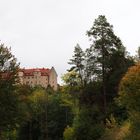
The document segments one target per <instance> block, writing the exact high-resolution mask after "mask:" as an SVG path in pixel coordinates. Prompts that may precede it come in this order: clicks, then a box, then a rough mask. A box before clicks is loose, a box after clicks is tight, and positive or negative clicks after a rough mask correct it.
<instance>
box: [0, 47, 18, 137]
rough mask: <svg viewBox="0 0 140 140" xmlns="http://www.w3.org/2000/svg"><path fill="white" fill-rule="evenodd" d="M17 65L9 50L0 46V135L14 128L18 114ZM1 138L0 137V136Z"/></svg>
mask: <svg viewBox="0 0 140 140" xmlns="http://www.w3.org/2000/svg"><path fill="white" fill-rule="evenodd" d="M18 69H19V64H18V63H17V60H16V58H15V57H14V55H12V53H11V50H10V49H9V48H7V47H5V46H4V44H1V45H0V133H1V132H2V131H5V130H10V129H12V128H14V127H15V126H16V123H17V120H18V112H19V110H18V109H19V108H18V107H19V104H18V103H19V101H18V93H17V91H16V88H17V84H18ZM0 137H1V136H0Z"/></svg>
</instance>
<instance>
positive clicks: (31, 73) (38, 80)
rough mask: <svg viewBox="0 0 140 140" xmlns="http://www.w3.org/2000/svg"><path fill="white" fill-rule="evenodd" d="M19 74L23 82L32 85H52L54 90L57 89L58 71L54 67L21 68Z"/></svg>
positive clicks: (45, 86)
mask: <svg viewBox="0 0 140 140" xmlns="http://www.w3.org/2000/svg"><path fill="white" fill-rule="evenodd" d="M18 75H19V79H20V83H21V84H26V85H29V86H31V87H35V86H42V87H44V88H47V87H48V85H50V86H51V87H52V88H53V89H54V90H57V73H56V71H55V69H54V67H52V68H51V69H48V68H35V69H20V71H19V73H18Z"/></svg>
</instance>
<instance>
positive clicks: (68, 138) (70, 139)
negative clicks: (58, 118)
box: [64, 126, 74, 140]
mask: <svg viewBox="0 0 140 140" xmlns="http://www.w3.org/2000/svg"><path fill="white" fill-rule="evenodd" d="M64 140H74V129H73V128H72V127H69V126H67V127H66V128H65V131H64Z"/></svg>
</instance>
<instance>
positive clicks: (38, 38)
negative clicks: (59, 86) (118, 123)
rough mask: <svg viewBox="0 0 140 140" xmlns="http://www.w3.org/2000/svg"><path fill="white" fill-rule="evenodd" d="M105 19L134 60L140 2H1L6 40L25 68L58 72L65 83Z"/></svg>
mask: <svg viewBox="0 0 140 140" xmlns="http://www.w3.org/2000/svg"><path fill="white" fill-rule="evenodd" d="M101 14H102V15H105V16H106V18H107V20H108V22H109V23H110V24H112V25H113V26H114V32H115V34H116V35H117V36H118V37H120V38H121V40H122V42H123V44H124V46H125V47H126V48H127V50H128V51H129V52H131V54H133V55H134V54H135V51H136V50H137V47H138V46H140V1H139V0H0V40H1V43H5V44H6V45H7V46H9V47H10V46H11V48H12V53H13V54H14V55H15V56H16V58H17V59H18V61H19V62H20V63H21V67H28V68H31V67H49V68H50V67H51V66H54V67H55V69H56V71H57V73H58V75H59V77H61V75H62V74H63V73H65V72H66V70H67V69H68V68H69V65H68V64H67V62H68V61H69V59H70V58H71V56H72V55H73V50H74V46H75V45H76V44H77V43H79V44H80V46H81V47H82V48H83V49H85V48H87V47H89V44H90V43H89V41H88V37H87V36H86V31H87V30H89V29H90V27H91V26H92V25H93V22H94V20H95V18H97V17H98V15H101Z"/></svg>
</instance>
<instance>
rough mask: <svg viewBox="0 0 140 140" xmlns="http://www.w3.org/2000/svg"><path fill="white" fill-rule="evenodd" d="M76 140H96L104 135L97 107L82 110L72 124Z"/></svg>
mask: <svg viewBox="0 0 140 140" xmlns="http://www.w3.org/2000/svg"><path fill="white" fill-rule="evenodd" d="M73 129H74V138H75V139H76V140H94V139H95V140H96V139H99V138H100V137H101V135H102V134H103V133H104V125H103V122H102V116H100V111H99V110H98V108H97V107H92V108H87V107H86V108H82V109H80V111H79V114H77V116H76V117H75V120H74V123H73Z"/></svg>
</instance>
